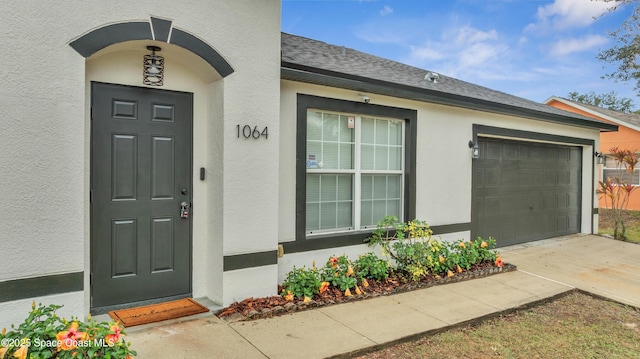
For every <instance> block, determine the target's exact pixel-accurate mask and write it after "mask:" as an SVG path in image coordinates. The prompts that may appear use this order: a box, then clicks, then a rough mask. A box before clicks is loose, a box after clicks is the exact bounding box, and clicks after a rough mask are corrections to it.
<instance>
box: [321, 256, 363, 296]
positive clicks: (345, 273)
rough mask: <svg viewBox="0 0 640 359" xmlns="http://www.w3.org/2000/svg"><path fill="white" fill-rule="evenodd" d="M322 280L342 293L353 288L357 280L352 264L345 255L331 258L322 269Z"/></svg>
mask: <svg viewBox="0 0 640 359" xmlns="http://www.w3.org/2000/svg"><path fill="white" fill-rule="evenodd" d="M322 273H323V275H324V280H325V281H326V282H329V283H331V285H332V286H334V287H336V288H340V290H342V291H346V290H347V289H351V288H355V287H356V285H357V284H358V280H357V279H356V276H355V270H354V269H353V263H351V261H350V260H349V258H347V256H345V255H341V256H340V257H338V256H332V257H331V258H329V260H327V263H326V264H325V266H324V268H322Z"/></svg>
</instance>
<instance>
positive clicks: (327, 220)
mask: <svg viewBox="0 0 640 359" xmlns="http://www.w3.org/2000/svg"><path fill="white" fill-rule="evenodd" d="M336 214H337V212H336V203H335V202H329V203H322V204H321V205H320V229H335V228H337V227H336Z"/></svg>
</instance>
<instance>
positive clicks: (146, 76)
mask: <svg viewBox="0 0 640 359" xmlns="http://www.w3.org/2000/svg"><path fill="white" fill-rule="evenodd" d="M147 50H149V51H151V54H149V55H144V63H143V71H142V79H143V83H144V84H145V85H150V86H162V85H163V84H164V57H162V56H158V55H156V51H158V52H159V51H160V50H162V49H161V48H159V47H158V46H147Z"/></svg>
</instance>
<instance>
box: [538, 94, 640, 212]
mask: <svg viewBox="0 0 640 359" xmlns="http://www.w3.org/2000/svg"><path fill="white" fill-rule="evenodd" d="M545 103H546V104H547V105H549V106H553V107H555V108H559V109H562V110H565V111H570V112H574V113H577V114H580V115H583V116H587V117H591V118H594V119H597V120H600V121H604V122H608V123H612V124H615V125H617V126H618V131H617V132H602V133H600V149H599V150H598V152H600V153H602V154H604V155H605V156H606V155H609V154H610V153H611V148H612V147H615V146H618V147H619V148H620V149H629V150H632V151H636V152H638V151H639V150H640V115H638V114H635V113H625V112H618V111H612V110H608V109H605V108H601V107H597V106H593V105H588V104H584V103H580V102H576V101H571V100H568V99H566V98H562V97H557V96H552V97H550V98H549V99H548V100H546V101H545ZM622 168H624V167H622ZM598 173H599V178H600V179H606V178H608V177H611V178H621V179H622V180H624V181H625V182H628V183H631V184H634V185H636V186H637V185H640V168H636V169H635V171H633V173H628V172H626V171H621V169H620V166H619V164H618V163H616V161H615V159H614V158H613V157H611V156H607V157H606V160H605V163H604V166H602V171H598ZM610 206H611V201H609V202H608V203H605V200H604V198H600V200H599V206H598V207H600V208H609V207H610ZM627 208H628V209H633V210H640V194H638V193H636V192H634V194H632V196H631V197H630V200H629V205H628V207H627Z"/></svg>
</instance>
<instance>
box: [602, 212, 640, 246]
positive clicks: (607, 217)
mask: <svg viewBox="0 0 640 359" xmlns="http://www.w3.org/2000/svg"><path fill="white" fill-rule="evenodd" d="M611 212H612V211H611V210H610V209H605V208H600V209H599V210H598V219H599V220H598V233H599V234H608V235H611V236H613V216H612V215H611ZM622 220H623V221H624V225H625V227H626V228H627V233H626V234H627V240H628V241H629V242H634V243H639V244H640V211H624V212H623V216H622Z"/></svg>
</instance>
